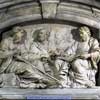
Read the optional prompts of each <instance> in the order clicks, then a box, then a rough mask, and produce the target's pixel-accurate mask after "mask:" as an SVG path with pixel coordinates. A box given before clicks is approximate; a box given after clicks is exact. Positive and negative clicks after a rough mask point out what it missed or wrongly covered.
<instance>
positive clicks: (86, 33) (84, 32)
mask: <svg viewBox="0 0 100 100" xmlns="http://www.w3.org/2000/svg"><path fill="white" fill-rule="evenodd" d="M79 35H80V38H81V40H82V41H87V40H88V39H89V38H90V36H91V32H90V29H89V28H88V27H87V26H82V27H80V28H79Z"/></svg>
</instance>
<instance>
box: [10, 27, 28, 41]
mask: <svg viewBox="0 0 100 100" xmlns="http://www.w3.org/2000/svg"><path fill="white" fill-rule="evenodd" d="M12 32H13V40H14V42H15V43H19V42H22V41H24V40H25V38H26V35H27V34H26V31H25V30H24V29H23V28H22V27H19V26H16V27H14V28H13V29H12Z"/></svg>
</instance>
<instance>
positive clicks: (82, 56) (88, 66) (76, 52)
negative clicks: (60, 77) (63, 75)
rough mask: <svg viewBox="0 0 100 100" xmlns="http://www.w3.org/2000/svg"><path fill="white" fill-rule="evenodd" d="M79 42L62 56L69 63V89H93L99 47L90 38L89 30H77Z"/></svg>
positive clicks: (99, 53)
mask: <svg viewBox="0 0 100 100" xmlns="http://www.w3.org/2000/svg"><path fill="white" fill-rule="evenodd" d="M78 30H79V36H80V41H79V42H77V41H75V43H74V44H73V45H72V46H71V47H69V48H68V49H67V51H66V53H65V54H64V55H63V56H64V57H65V60H66V61H69V62H70V65H71V66H70V70H69V77H70V81H71V83H70V87H72V88H74V87H75V88H78V87H94V86H95V85H96V82H95V74H96V72H97V63H98V61H99V60H100V47H99V42H98V41H97V39H95V38H93V37H91V32H90V29H89V28H88V27H87V26H82V27H80V28H79V29H78Z"/></svg>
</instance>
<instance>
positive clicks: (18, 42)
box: [13, 36, 25, 44]
mask: <svg viewBox="0 0 100 100" xmlns="http://www.w3.org/2000/svg"><path fill="white" fill-rule="evenodd" d="M24 41H25V36H22V37H21V38H20V39H18V38H14V39H13V42H14V43H15V44H22V43H24Z"/></svg>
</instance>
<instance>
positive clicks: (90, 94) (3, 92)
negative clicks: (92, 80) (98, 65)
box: [0, 87, 100, 100]
mask: <svg viewBox="0 0 100 100" xmlns="http://www.w3.org/2000/svg"><path fill="white" fill-rule="evenodd" d="M8 91H9V92H8ZM99 93H100V87H98V88H94V89H93V88H91V89H71V88H68V89H19V88H7V87H5V88H0V99H4V98H5V99H26V97H27V96H34V95H56V96H57V95H59V96H60V95H61V96H63V95H66V96H71V98H72V99H95V100H97V99H100V94H99Z"/></svg>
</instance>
